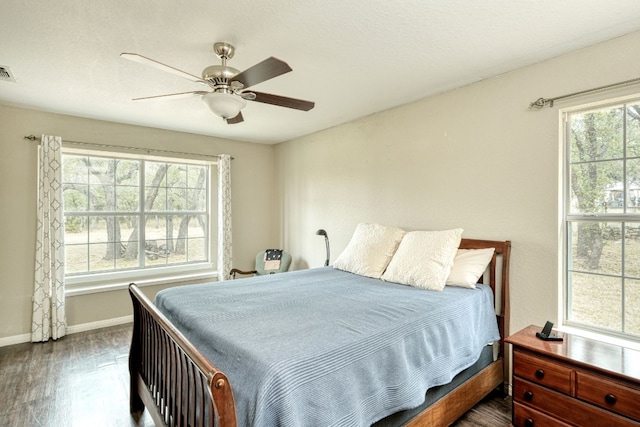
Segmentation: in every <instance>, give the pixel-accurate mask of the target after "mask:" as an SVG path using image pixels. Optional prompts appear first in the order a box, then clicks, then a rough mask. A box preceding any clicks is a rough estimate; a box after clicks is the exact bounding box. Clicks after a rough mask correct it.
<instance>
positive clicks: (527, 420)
mask: <svg viewBox="0 0 640 427" xmlns="http://www.w3.org/2000/svg"><path fill="white" fill-rule="evenodd" d="M513 425H514V426H515V427H570V426H571V424H565V423H563V422H562V421H559V420H557V419H555V418H553V417H551V416H549V415H546V414H544V413H542V412H540V411H536V410H535V409H533V408H530V407H528V406H525V405H522V404H520V403H514V404H513Z"/></svg>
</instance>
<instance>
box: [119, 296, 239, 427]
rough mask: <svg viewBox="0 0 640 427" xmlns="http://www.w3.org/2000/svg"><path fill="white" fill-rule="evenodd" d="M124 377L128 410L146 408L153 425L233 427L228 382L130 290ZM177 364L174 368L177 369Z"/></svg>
mask: <svg viewBox="0 0 640 427" xmlns="http://www.w3.org/2000/svg"><path fill="white" fill-rule="evenodd" d="M129 293H130V295H131V300H132V303H133V312H134V316H133V317H134V321H133V336H132V339H131V350H130V353H129V372H130V375H131V393H130V410H131V412H132V414H134V416H138V417H139V416H140V414H141V413H142V411H143V410H144V409H145V407H146V408H147V410H148V411H149V413H150V414H151V417H152V418H153V421H154V423H155V424H156V425H158V426H162V425H167V426H194V427H196V426H197V427H205V426H214V425H220V426H223V427H227V426H229V427H236V426H237V421H236V412H235V403H234V400H233V393H232V391H231V386H230V384H229V380H228V379H227V377H226V375H224V373H223V372H221V371H219V370H218V369H217V368H216V367H215V366H214V365H213V364H211V363H210V362H209V361H208V360H207V359H206V358H204V356H202V355H201V354H200V353H199V352H198V351H197V350H196V349H195V348H194V347H193V345H191V343H189V342H188V341H187V339H186V338H185V337H184V336H183V335H182V334H181V333H180V332H179V331H178V330H177V329H176V328H175V327H174V326H173V325H172V324H171V323H170V322H169V321H168V320H167V319H166V318H165V317H164V316H163V315H162V313H159V312H157V310H156V309H155V307H153V304H152V303H151V301H149V299H148V298H147V297H146V296H145V295H144V294H143V293H142V292H141V291H140V289H138V287H137V286H135V285H133V284H132V285H130V287H129ZM176 362H179V363H176Z"/></svg>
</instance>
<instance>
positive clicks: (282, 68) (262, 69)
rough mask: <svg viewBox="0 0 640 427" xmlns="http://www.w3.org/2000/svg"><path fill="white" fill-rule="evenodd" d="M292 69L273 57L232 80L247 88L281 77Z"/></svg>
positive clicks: (242, 72)
mask: <svg viewBox="0 0 640 427" xmlns="http://www.w3.org/2000/svg"><path fill="white" fill-rule="evenodd" d="M289 71H291V67H289V65H288V64H287V63H286V62H284V61H281V60H279V59H277V58H274V57H273V56H272V57H270V58H267V59H265V60H264V61H262V62H259V63H257V64H256V65H254V66H253V67H250V68H247V69H246V70H244V71H241V72H240V73H238V74H236V75H235V76H234V77H232V79H231V80H233V81H237V82H240V83H242V84H243V85H244V87H245V88H248V87H250V86H254V85H257V84H258V83H262V82H264V81H266V80H269V79H272V78H274V77H278V76H279V75H282V74H285V73H288V72H289Z"/></svg>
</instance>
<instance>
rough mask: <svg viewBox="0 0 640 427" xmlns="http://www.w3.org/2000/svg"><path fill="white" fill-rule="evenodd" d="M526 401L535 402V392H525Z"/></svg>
mask: <svg viewBox="0 0 640 427" xmlns="http://www.w3.org/2000/svg"><path fill="white" fill-rule="evenodd" d="M524 400H526V401H527V402H531V401H532V400H533V392H531V391H525V392H524Z"/></svg>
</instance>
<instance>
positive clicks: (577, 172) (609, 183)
mask: <svg viewBox="0 0 640 427" xmlns="http://www.w3.org/2000/svg"><path fill="white" fill-rule="evenodd" d="M623 167H624V163H623V162H622V161H621V160H615V161H606V162H592V163H576V164H572V165H571V166H570V168H571V170H570V185H571V187H570V190H571V205H570V212H571V213H572V214H577V213H603V212H609V213H613V212H622V210H623V207H624V199H623V196H624V191H623V188H622V181H623V171H624V169H623Z"/></svg>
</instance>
